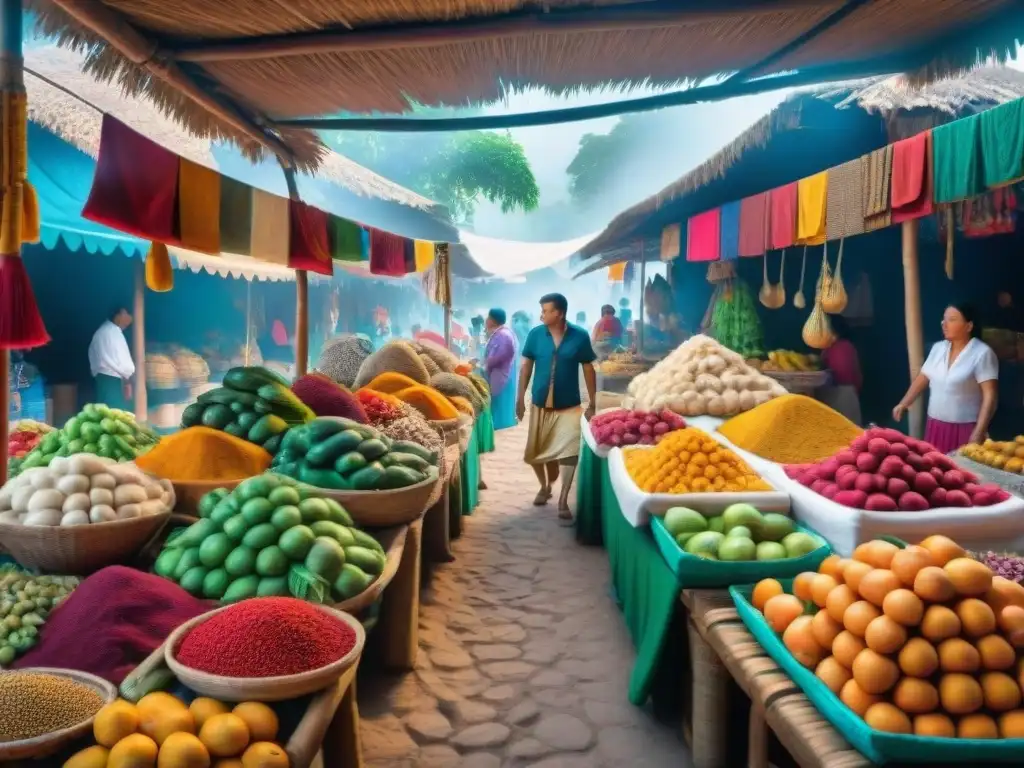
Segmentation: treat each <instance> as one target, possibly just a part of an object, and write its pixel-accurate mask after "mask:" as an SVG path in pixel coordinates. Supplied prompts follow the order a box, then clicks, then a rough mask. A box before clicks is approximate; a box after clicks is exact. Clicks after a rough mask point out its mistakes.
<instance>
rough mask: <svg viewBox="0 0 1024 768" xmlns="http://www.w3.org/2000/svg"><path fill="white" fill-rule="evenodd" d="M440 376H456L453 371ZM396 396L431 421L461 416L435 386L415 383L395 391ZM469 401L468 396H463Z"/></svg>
mask: <svg viewBox="0 0 1024 768" xmlns="http://www.w3.org/2000/svg"><path fill="white" fill-rule="evenodd" d="M438 375H440V376H455V375H456V374H453V373H444V374H438ZM470 386H472V385H470ZM394 394H395V397H397V398H398V399H399V400H401V401H402V402H403V403H408V404H409V405H411V406H412V407H413V408H415V409H416V410H417V411H419V412H420V413H422V414H423V416H424V418H427V419H429V420H430V421H447V420H449V419H457V418H458V417H459V411H458V409H457V408H456V407H455V406H454V405H453V404H452V403H451V401H450V400H449V399H448V398H447V397H445V396H444V395H442V394H441V393H440V392H438V391H437V390H436V389H434V388H433V387H425V386H423V385H421V384H414V385H413V386H411V387H406V388H405V389H401V390H399V391H397V392H395V393H394ZM463 399H464V400H466V401H467V402H470V403H471V401H470V400H469V399H468V398H463ZM471 407H472V404H471Z"/></svg>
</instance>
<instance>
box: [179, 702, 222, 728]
mask: <svg viewBox="0 0 1024 768" xmlns="http://www.w3.org/2000/svg"><path fill="white" fill-rule="evenodd" d="M188 711H189V712H191V713H192V717H193V718H194V719H195V721H196V728H197V729H198V728H202V727H203V723H205V722H206V721H207V720H209V719H210V718H211V717H213V716H214V715H224V714H227V713H228V712H230V711H231V707H229V706H228V705H227V704H225V703H224V702H222V701H217V700H216V699H210V698H207V697H206V696H200V697H198V698H196V699H193V700H192V703H191V704H189V705H188Z"/></svg>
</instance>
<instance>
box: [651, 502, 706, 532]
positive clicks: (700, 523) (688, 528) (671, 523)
mask: <svg viewBox="0 0 1024 768" xmlns="http://www.w3.org/2000/svg"><path fill="white" fill-rule="evenodd" d="M662 522H663V523H664V524H665V528H666V529H668V532H669V533H671V534H672V535H673V536H676V537H678V536H679V535H680V534H694V533H700V532H701V531H706V530H707V529H708V521H707V518H706V517H704V515H702V514H701V513H700V512H697V511H696V510H693V509H687V508H686V507H671V508H670V509H669V510H667V511H666V512H665V517H664V518H663V519H662Z"/></svg>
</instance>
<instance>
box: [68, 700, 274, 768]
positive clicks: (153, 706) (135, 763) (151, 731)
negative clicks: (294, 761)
mask: <svg viewBox="0 0 1024 768" xmlns="http://www.w3.org/2000/svg"><path fill="white" fill-rule="evenodd" d="M279 729H280V721H279V719H278V716H277V713H276V712H275V711H274V710H273V708H271V707H269V706H267V705H266V704H264V703H262V702H258V701H244V702H242V703H240V704H236V705H234V706H233V707H232V705H230V704H226V703H225V702H222V701H217V700H216V699H210V698H207V697H205V696H200V697H198V698H196V699H193V700H192V702H191V703H190V704H188V705H186V704H185V702H184V701H182V700H181V699H179V698H177V697H176V696H174V695H172V694H170V693H164V692H157V693H150V694H147V695H146V696H143V697H142V698H141V699H139V702H138V703H137V704H132V703H131V702H130V701H126V700H124V699H117V700H116V701H112V702H111V703H109V704H107V705H106V706H104V707H103V708H102V709H100V710H99V712H97V713H96V718H95V719H94V720H93V738H94V739H95V741H96V744H95V745H93V746H91V747H86V748H85V749H83V750H81V751H80V752H77V753H75V754H74V755H73V756H72V757H71V758H69V759H68V761H67V762H66V763H64V768H104V767H106V768H143V767H144V766H156V768H202V766H206V767H207V768H209V766H211V765H216V766H222V767H230V766H235V767H236V768H288V755H287V753H286V752H285V750H284V747H282V746H281V745H280V744H278V743H277V742H276V739H277V736H278V731H279Z"/></svg>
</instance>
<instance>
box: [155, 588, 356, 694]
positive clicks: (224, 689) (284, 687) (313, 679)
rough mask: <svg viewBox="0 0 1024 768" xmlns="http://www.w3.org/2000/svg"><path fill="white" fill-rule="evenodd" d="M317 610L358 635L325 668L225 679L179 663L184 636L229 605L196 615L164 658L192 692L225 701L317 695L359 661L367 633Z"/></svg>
mask: <svg viewBox="0 0 1024 768" xmlns="http://www.w3.org/2000/svg"><path fill="white" fill-rule="evenodd" d="M314 607H315V608H317V609H318V610H321V611H323V612H324V613H326V614H328V615H329V616H332V617H334V618H336V619H337V620H338V621H343V622H345V623H346V624H348V625H349V626H350V627H351V628H352V630H353V631H354V632H355V633H356V643H355V645H354V646H352V650H350V651H349V652H348V653H346V654H345V655H344V656H342V657H341V658H340V659H338V660H337V661H335V662H332V663H331V664H328V665H327V666H326V667H320V668H319V669H312V670H310V671H309V672H302V673H300V674H298V675H283V676H281V677H222V676H221V675H211V674H209V673H208V672H200V671H199V670H198V669H192V668H191V667H186V666H184V665H183V664H179V663H178V661H177V659H176V658H175V655H176V653H177V650H178V646H179V645H180V644H181V641H182V640H183V639H184V637H185V635H187V634H188V633H189V632H191V631H192V629H193V628H195V627H196V626H198V625H199V624H202V623H203V622H204V621H207V620H208V619H210V618H211V617H212V616H214V615H215V614H217V613H220V612H221V611H226V610H228V609H229V608H231V606H230V605H226V606H224V607H223V608H217V609H216V610H213V611H210V612H209V613H204V614H202V615H201V616H196V618H194V619H192V620H191V621H186V622H185V623H184V624H182V625H181V626H180V627H178V628H177V629H176V630H174V632H172V633H171V636H170V637H168V638H167V642H166V643H164V659H165V660H166V662H167V666H168V667H169V668H170V670H171V672H173V673H174V676H175V677H177V678H178V680H180V681H181V682H182V683H184V684H185V685H187V686H188V687H189V688H191V689H192V690H193V691H195V692H196V693H198V694H201V695H203V696H210V697H212V698H214V699H220V700H222V701H284V700H286V699H295V698H298V697H299V696H305V695H306V694H308V693H315V692H316V691H320V690H323V689H324V688H326V687H327V686H329V685H331V684H332V683H334V682H336V681H337V680H338V678H339V677H341V676H342V675H343V674H344V673H345V671H346V670H347V669H348V668H349V667H351V666H352V665H353V664H355V663H356V662H358V661H359V655H360V654H361V653H362V652H363V644H364V643H365V642H366V632H365V631H364V630H363V625H362V624H360V623H359V622H358V621H357V620H356V619H355V618H353V617H352V616H350V615H349V614H347V613H343V612H341V611H338V610H335V609H334V608H330V607H328V606H326V605H317V606H314Z"/></svg>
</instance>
